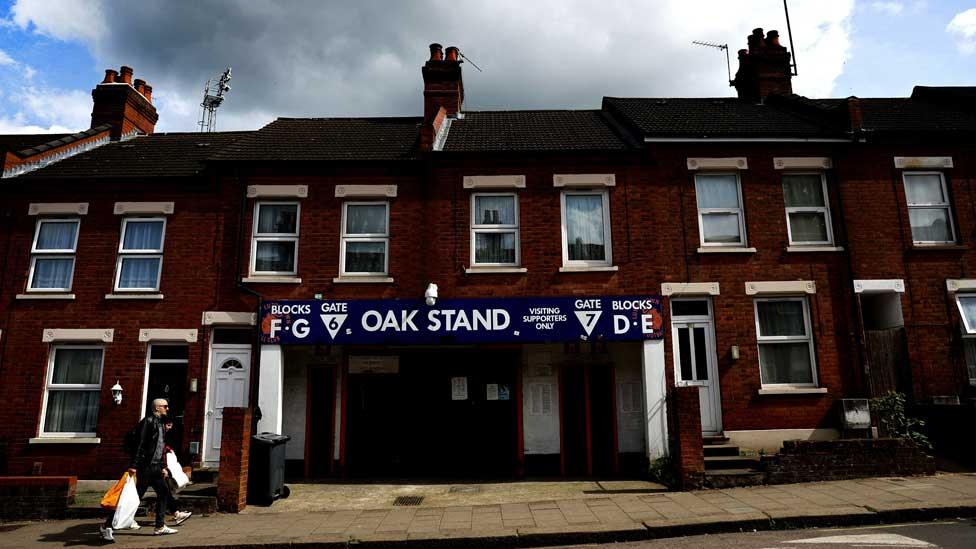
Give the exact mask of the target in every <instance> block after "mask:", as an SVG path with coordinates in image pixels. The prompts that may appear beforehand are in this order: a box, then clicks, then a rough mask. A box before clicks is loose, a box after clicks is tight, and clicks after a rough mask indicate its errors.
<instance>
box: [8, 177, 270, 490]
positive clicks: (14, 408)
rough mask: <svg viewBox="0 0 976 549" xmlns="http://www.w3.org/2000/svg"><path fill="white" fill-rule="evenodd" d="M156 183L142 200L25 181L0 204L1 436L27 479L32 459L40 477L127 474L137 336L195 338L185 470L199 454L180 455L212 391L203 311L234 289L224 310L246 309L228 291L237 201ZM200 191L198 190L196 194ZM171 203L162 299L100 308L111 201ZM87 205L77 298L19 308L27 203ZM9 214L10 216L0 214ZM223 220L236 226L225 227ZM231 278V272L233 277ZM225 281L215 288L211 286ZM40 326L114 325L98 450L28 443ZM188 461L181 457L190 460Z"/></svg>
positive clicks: (110, 268) (29, 231) (138, 375)
mask: <svg viewBox="0 0 976 549" xmlns="http://www.w3.org/2000/svg"><path fill="white" fill-rule="evenodd" d="M188 183H190V182H189V181H183V182H180V183H174V182H159V183H154V184H153V185H160V187H159V188H160V189H161V190H160V191H159V192H154V193H153V194H152V195H151V196H147V193H146V190H145V187H146V186H148V185H149V184H148V183H143V186H139V185H138V184H137V183H134V182H125V183H121V184H113V183H110V182H105V181H101V182H99V183H98V184H97V185H92V184H85V182H77V183H72V184H70V185H58V184H54V183H45V184H42V186H40V188H38V187H37V185H38V184H36V183H34V184H31V185H30V186H29V187H28V188H26V189H23V190H18V189H16V187H14V188H12V189H11V190H10V191H8V194H7V195H6V196H7V197H8V198H9V199H10V200H9V202H8V203H7V204H5V208H4V209H5V210H7V211H9V212H10V214H11V215H10V218H9V219H10V221H11V225H10V227H11V230H10V232H8V233H7V234H4V235H2V238H0V241H2V242H3V244H0V246H6V245H7V243H8V241H9V253H8V254H5V257H6V260H7V264H6V268H5V269H4V270H3V272H2V273H0V279H2V286H0V312H2V314H0V319H2V320H0V322H2V323H3V324H4V326H0V329H3V330H4V332H3V335H2V340H0V381H2V383H0V398H2V399H3V400H4V401H5V402H7V403H8V405H6V406H3V407H2V409H0V438H3V439H6V440H7V442H8V457H9V469H10V473H12V474H27V473H29V472H30V471H31V470H32V467H33V464H34V463H35V462H41V463H42V471H43V473H44V474H66V473H73V474H75V473H76V474H78V475H79V476H80V477H82V478H114V477H117V476H118V475H119V474H120V473H121V471H122V470H124V469H125V466H126V465H127V458H126V456H125V455H124V453H123V452H122V449H121V444H122V437H123V435H124V434H125V432H127V431H128V430H129V429H130V428H131V427H132V426H133V425H135V423H136V422H137V421H138V420H139V418H140V417H141V416H142V413H143V410H142V408H141V406H142V398H143V387H144V384H145V373H146V358H147V352H148V345H149V344H148V343H143V342H139V340H138V339H139V338H138V336H139V330H140V329H144V328H184V329H194V328H195V329H199V338H198V340H197V342H195V343H190V344H189V364H188V373H187V376H188V378H196V379H197V380H198V391H197V392H196V393H188V394H187V399H186V409H185V416H184V436H183V441H184V447H183V448H182V449H181V459H183V460H185V461H186V462H187V463H189V462H190V459H193V460H195V459H198V457H199V456H187V454H186V450H187V446H188V443H189V442H190V441H201V442H202V439H203V432H202V431H203V423H204V417H205V415H204V413H205V410H204V400H205V398H206V394H207V393H206V391H207V360H208V356H207V355H208V351H207V349H208V348H209V340H208V338H209V332H208V331H207V330H205V329H203V328H204V327H203V326H201V325H200V324H201V317H202V312H203V311H204V310H213V309H215V305H216V303H217V302H218V298H217V293H218V291H222V292H224V293H230V292H234V296H232V297H230V298H225V299H224V300H223V302H224V304H225V306H227V307H233V306H235V305H237V307H238V308H232V309H230V310H242V311H243V310H252V309H253V305H252V304H246V305H243V304H241V303H240V300H241V298H239V297H237V296H236V294H237V292H236V291H234V289H233V284H232V282H230V283H226V281H232V280H233V274H232V272H233V267H232V265H233V261H234V254H233V250H234V248H235V246H234V241H235V239H236V237H237V233H236V226H237V225H236V219H237V215H238V214H237V212H238V208H237V206H236V204H237V203H238V202H237V197H236V192H235V191H234V190H233V189H231V188H222V189H220V190H218V189H217V187H216V186H215V185H213V184H209V183H208V182H207V181H205V180H202V181H196V182H194V185H189V184H188ZM194 186H196V188H194ZM140 200H153V201H157V200H158V201H173V202H175V212H174V214H173V215H170V216H167V225H166V235H165V244H164V246H165V247H164V255H163V272H162V276H161V279H160V293H162V294H163V295H164V296H165V297H164V299H162V300H106V299H105V295H106V294H109V293H112V288H113V284H114V275H115V266H116V253H117V250H118V245H119V233H120V230H121V224H122V218H123V216H119V215H115V214H114V213H113V205H114V202H115V201H140ZM49 201H59V202H89V204H90V206H89V213H88V214H87V215H83V216H79V218H80V220H81V224H80V228H79V238H78V251H77V254H76V259H75V272H74V281H73V285H72V293H74V294H75V296H76V298H75V299H74V300H70V301H67V300H19V299H15V295H16V294H21V293H24V291H25V288H26V285H27V276H28V271H29V265H30V247H31V241H32V239H33V234H34V228H35V223H36V221H37V216H28V215H27V209H28V203H29V202H49ZM6 206H9V209H7V208H6ZM227 216H230V218H231V220H230V223H229V225H228V222H227V221H226V220H225V218H226V217H227ZM228 271H230V273H228ZM220 283H225V286H223V287H222V288H219V287H218V284H220ZM45 328H112V329H114V331H115V333H114V341H113V342H112V343H107V344H105V345H104V347H105V354H104V368H103V375H102V391H101V393H100V402H99V405H100V409H99V417H98V427H97V436H98V437H99V438H100V439H101V443H100V444H97V445H86V444H71V445H51V444H44V445H37V444H34V445H29V444H28V443H27V442H28V439H30V438H32V437H36V436H37V435H38V431H39V427H40V416H41V407H42V402H43V396H44V386H45V379H46V377H45V376H46V373H47V365H48V359H49V352H50V346H49V344H47V343H44V342H42V340H41V332H42V330H43V329H45ZM116 380H118V381H119V383H120V384H121V385H122V387H123V391H124V392H123V402H122V404H121V405H116V404H114V403H113V402H112V397H111V393H110V391H109V390H108V388H109V387H111V386H112V385H113V384H114V383H115V382H116ZM188 457H189V458H190V459H187V458H188Z"/></svg>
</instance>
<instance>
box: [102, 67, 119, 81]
mask: <svg viewBox="0 0 976 549" xmlns="http://www.w3.org/2000/svg"><path fill="white" fill-rule="evenodd" d="M118 76H119V73H118V71H116V70H115V69H105V79H104V80H102V84H111V83H113V82H115V79H116V78H118Z"/></svg>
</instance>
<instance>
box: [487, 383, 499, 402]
mask: <svg viewBox="0 0 976 549" xmlns="http://www.w3.org/2000/svg"><path fill="white" fill-rule="evenodd" d="M485 400H498V384H497V383H488V384H487V385H485Z"/></svg>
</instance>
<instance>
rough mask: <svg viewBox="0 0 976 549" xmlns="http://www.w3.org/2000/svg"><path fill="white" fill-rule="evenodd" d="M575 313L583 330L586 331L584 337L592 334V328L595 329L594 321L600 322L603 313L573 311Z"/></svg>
mask: <svg viewBox="0 0 976 549" xmlns="http://www.w3.org/2000/svg"><path fill="white" fill-rule="evenodd" d="M575 313H576V318H577V319H578V320H579V321H580V324H582V325H583V329H584V330H586V335H587V336H589V335H591V334H592V333H593V328H596V321H598V320H600V315H602V314H603V311H575Z"/></svg>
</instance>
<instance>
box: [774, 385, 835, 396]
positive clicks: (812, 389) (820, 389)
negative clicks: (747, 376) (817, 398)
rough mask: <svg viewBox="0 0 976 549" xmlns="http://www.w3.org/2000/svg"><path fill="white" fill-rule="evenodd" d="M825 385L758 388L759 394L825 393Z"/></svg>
mask: <svg viewBox="0 0 976 549" xmlns="http://www.w3.org/2000/svg"><path fill="white" fill-rule="evenodd" d="M825 394H827V388H826V387H796V388H790V387H783V388H780V389H759V396H765V395H825Z"/></svg>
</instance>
